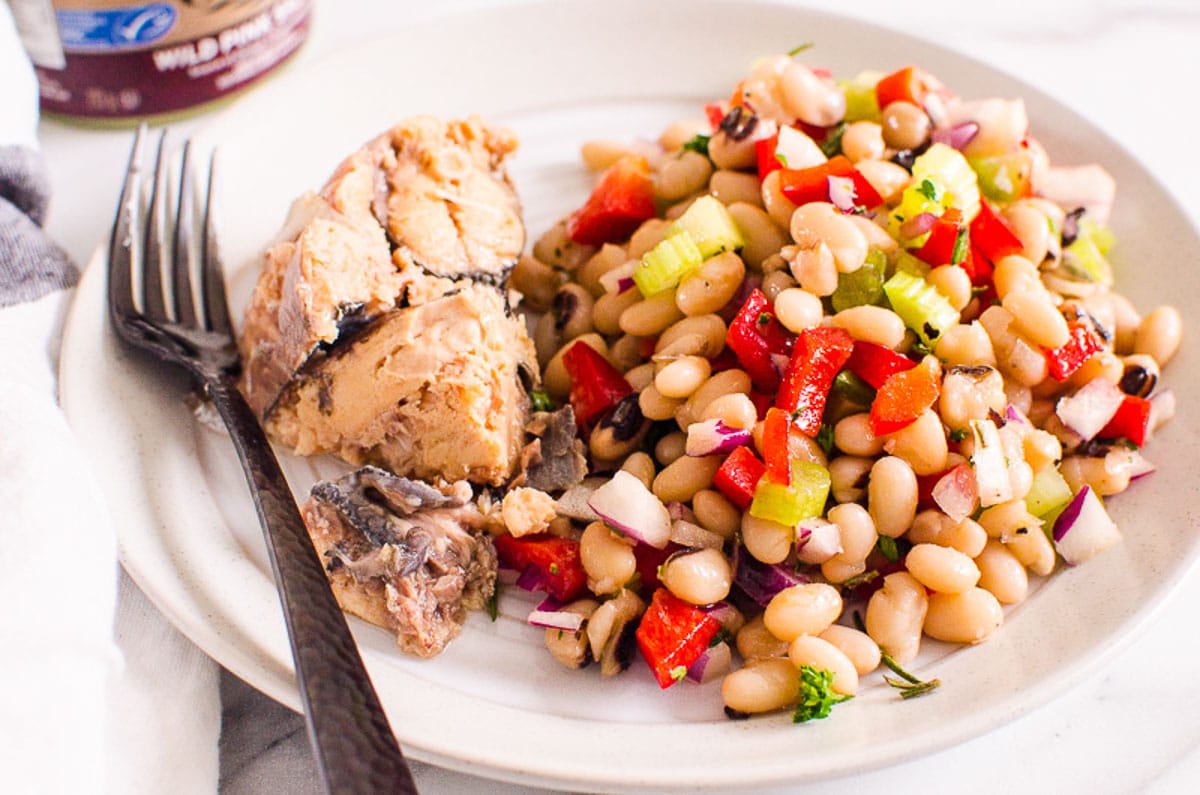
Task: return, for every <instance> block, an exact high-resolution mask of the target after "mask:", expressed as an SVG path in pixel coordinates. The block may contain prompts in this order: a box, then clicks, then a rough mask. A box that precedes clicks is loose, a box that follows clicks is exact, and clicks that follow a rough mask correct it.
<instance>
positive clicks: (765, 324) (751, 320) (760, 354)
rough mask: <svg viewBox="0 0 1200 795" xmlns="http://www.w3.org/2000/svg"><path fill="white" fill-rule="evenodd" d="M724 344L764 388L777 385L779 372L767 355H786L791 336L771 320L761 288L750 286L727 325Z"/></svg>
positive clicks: (768, 388)
mask: <svg viewBox="0 0 1200 795" xmlns="http://www.w3.org/2000/svg"><path fill="white" fill-rule="evenodd" d="M725 344H726V345H728V346H729V349H730V350H731V351H733V353H734V355H735V356H737V358H738V361H739V362H741V364H742V369H744V370H745V371H746V373H747V374H748V375H749V376H750V380H751V381H753V382H754V385H755V386H757V387H758V388H759V389H763V390H767V391H770V390H774V389H775V388H776V387H777V386H779V371H778V370H777V369H776V368H775V362H774V361H773V360H772V359H771V355H772V354H782V355H785V356H786V355H787V354H788V352H789V351H791V349H792V338H791V336H790V335H789V334H788V333H787V330H786V329H784V327H783V326H782V325H780V323H779V321H778V320H776V319H775V313H774V311H773V310H772V309H771V302H770V301H768V300H767V297H766V296H765V295H763V292H762V290H759V289H757V288H756V289H754V290H753V291H752V292H751V293H750V296H749V297H748V298H747V299H746V303H744V304H742V308H741V309H740V310H738V313H737V316H736V317H734V319H733V322H732V323H730V324H729V331H728V333H726V335H725Z"/></svg>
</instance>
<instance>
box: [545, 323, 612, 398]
mask: <svg viewBox="0 0 1200 795" xmlns="http://www.w3.org/2000/svg"><path fill="white" fill-rule="evenodd" d="M578 343H583V344H584V345H587V346H588V347H589V348H591V349H592V350H594V351H596V352H597V353H599V354H600V355H601V356H603V357H605V358H606V359H607V358H608V343H606V342H605V341H604V338H603V337H601V336H600V335H599V334H591V333H589V334H584V335H582V336H580V337H576V338H575V339H573V340H571V341H570V342H568V343H567V344H566V345H563V346H562V347H561V348H559V349H558V352H557V353H555V354H554V356H553V358H551V359H550V361H549V363H548V364H547V365H546V369H545V371H544V372H543V373H542V386H543V387H545V389H546V392H547V394H549V395H550V397H552V398H554V399H555V400H564V399H565V398H566V397H567V395H568V394H570V392H571V376H570V374H569V373H568V372H567V368H566V366H565V365H564V364H563V361H562V359H563V354H564V353H566V352H567V350H568V349H569V348H570V347H571V346H573V345H576V344H578Z"/></svg>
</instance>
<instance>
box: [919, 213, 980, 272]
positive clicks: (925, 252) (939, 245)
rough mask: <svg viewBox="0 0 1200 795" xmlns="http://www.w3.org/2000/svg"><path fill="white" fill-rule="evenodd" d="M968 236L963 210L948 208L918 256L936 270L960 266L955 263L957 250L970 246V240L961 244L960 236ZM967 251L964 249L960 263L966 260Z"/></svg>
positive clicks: (939, 217) (936, 222)
mask: <svg viewBox="0 0 1200 795" xmlns="http://www.w3.org/2000/svg"><path fill="white" fill-rule="evenodd" d="M968 234H969V232H968V231H967V229H966V227H964V226H963V222H962V210H960V209H958V208H957V207H948V208H946V211H945V212H944V213H942V214H941V215H940V216H938V219H937V220H936V221H934V222H933V228H932V229H930V230H929V237H927V238H926V239H925V244H924V245H923V246H921V247H920V248H919V249H917V252H916V255H917V257H918V258H920V259H921V260H922V261H924V262H928V263H929V264H930V265H932V266H934V267H935V268H936V267H937V266H939V265H950V264H958V263H955V262H954V254H955V249H957V248H959V246H960V245H961V246H968V245H969V240H964V241H963V242H962V243H961V244H960V243H959V236H960V235H968ZM967 251H968V249H967V248H963V249H962V253H961V255H960V257H959V262H961V261H962V260H963V259H965V257H966V253H967Z"/></svg>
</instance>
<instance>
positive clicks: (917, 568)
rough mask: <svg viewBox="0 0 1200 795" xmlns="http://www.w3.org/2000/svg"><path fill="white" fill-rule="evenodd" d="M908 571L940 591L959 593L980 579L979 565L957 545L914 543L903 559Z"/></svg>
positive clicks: (929, 586)
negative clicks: (955, 547)
mask: <svg viewBox="0 0 1200 795" xmlns="http://www.w3.org/2000/svg"><path fill="white" fill-rule="evenodd" d="M904 564H905V567H906V568H907V569H908V572H909V574H911V575H912V576H914V577H916V578H917V580H918V581H919V582H920V583H921V584H922V585H924V586H925V587H926V588H930V589H932V590H934V591H937V592H939V593H962V592H963V591H966V590H967V589H969V588H973V587H975V584H976V583H977V582H979V568H978V567H977V566H976V565H975V562H974V561H973V560H971V558H969V557H967V556H966V555H964V554H963V553H961V552H959V551H958V550H957V549H951V548H950V547H943V546H939V545H937V544H917V545H916V546H914V547H913V548H912V549H910V550H909V551H908V555H907V556H906V557H905V559H904Z"/></svg>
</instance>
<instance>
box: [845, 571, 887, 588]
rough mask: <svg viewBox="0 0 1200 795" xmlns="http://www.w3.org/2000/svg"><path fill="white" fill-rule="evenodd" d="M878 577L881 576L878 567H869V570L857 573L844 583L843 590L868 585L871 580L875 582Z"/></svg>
mask: <svg viewBox="0 0 1200 795" xmlns="http://www.w3.org/2000/svg"><path fill="white" fill-rule="evenodd" d="M878 578H879V570H878V569H868V570H867V571H864V572H863V573H862V574H858V575H855V576H854V577H851V578H850V579H848V580H846V581H845V582H844V583H842V590H843V591H848V590H852V589H854V588H857V587H858V586H860V585H866V584H867V583H869V582H873V581H875V580H876V579H878Z"/></svg>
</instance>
